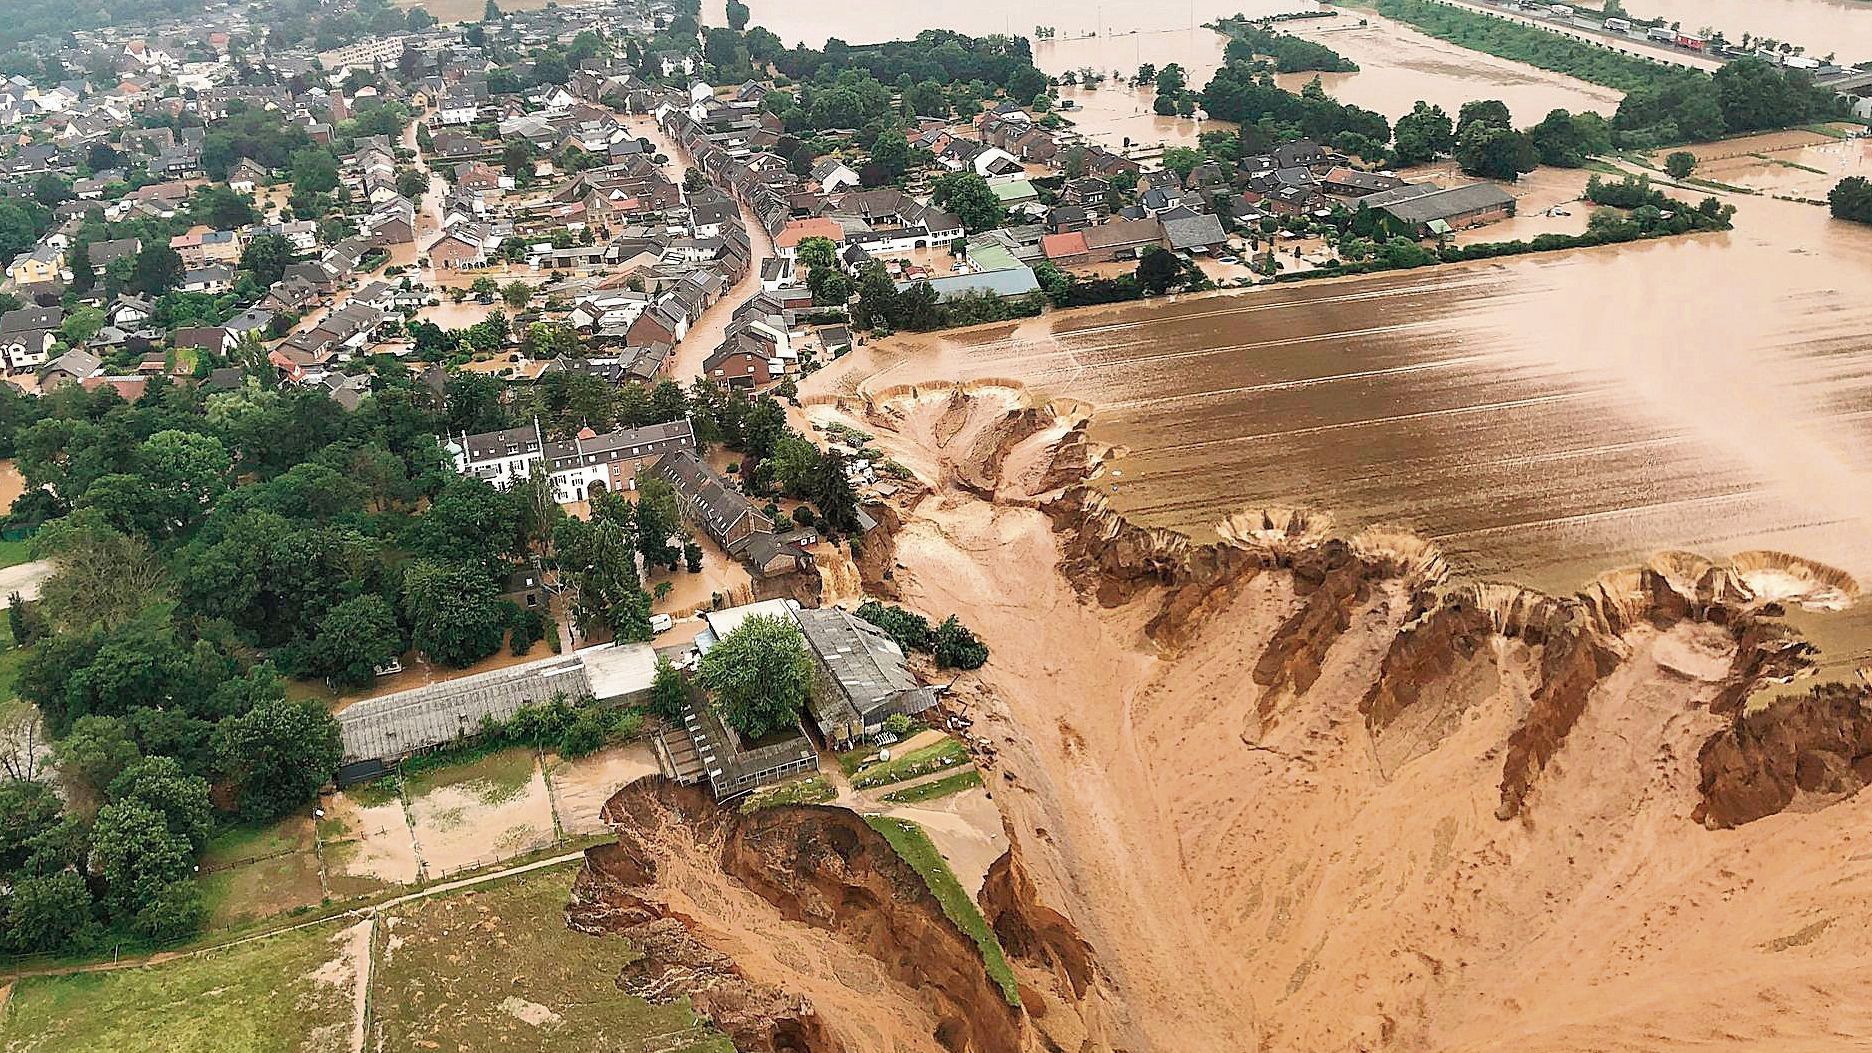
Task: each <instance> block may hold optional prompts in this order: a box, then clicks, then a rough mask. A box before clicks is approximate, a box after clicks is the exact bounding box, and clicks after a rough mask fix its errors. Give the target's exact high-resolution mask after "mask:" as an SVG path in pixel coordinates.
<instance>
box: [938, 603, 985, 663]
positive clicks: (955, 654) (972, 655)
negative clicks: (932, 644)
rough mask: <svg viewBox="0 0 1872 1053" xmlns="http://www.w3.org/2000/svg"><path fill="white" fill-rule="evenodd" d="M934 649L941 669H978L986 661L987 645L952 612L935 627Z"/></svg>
mask: <svg viewBox="0 0 1872 1053" xmlns="http://www.w3.org/2000/svg"><path fill="white" fill-rule="evenodd" d="M935 650H936V665H937V666H938V667H940V668H943V669H980V668H981V667H982V664H983V663H984V662H986V661H988V645H987V644H984V643H982V642H981V641H980V640H979V639H977V638H976V636H975V634H974V633H972V632H970V631H969V629H968V627H967V626H965V625H963V624H962V622H961V620H960V619H958V618H957V617H956V616H955V615H953V614H951V615H950V616H949V617H947V618H945V619H943V623H942V624H941V625H939V626H937V627H936V648H935Z"/></svg>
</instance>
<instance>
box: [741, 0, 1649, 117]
mask: <svg viewBox="0 0 1872 1053" xmlns="http://www.w3.org/2000/svg"><path fill="white" fill-rule="evenodd" d="M749 7H750V8H751V9H752V10H753V23H754V24H757V25H763V26H766V27H767V28H768V29H771V30H773V31H774V32H775V33H777V34H779V36H780V38H781V39H782V40H784V41H786V42H787V43H789V44H791V43H795V42H799V41H804V42H807V43H811V44H813V45H818V44H821V43H823V42H824V41H825V39H826V38H827V37H829V36H836V37H839V38H840V39H843V40H845V41H846V42H847V43H861V42H866V41H876V40H889V39H894V38H904V37H910V36H914V35H916V33H917V32H919V31H920V30H923V29H927V28H929V27H931V26H940V27H943V28H945V29H954V30H958V31H961V32H965V33H1015V34H1021V35H1025V36H1029V37H1031V36H1032V35H1033V33H1034V30H1035V29H1036V28H1037V27H1039V26H1050V27H1052V28H1054V29H1055V30H1057V35H1056V36H1055V37H1054V38H1053V39H1051V40H1036V41H1034V62H1035V63H1036V64H1037V65H1038V66H1039V67H1040V68H1041V69H1043V70H1045V71H1047V72H1048V73H1051V74H1055V75H1058V74H1061V73H1065V72H1066V71H1067V70H1085V69H1091V70H1096V71H1098V72H1101V73H1104V74H1106V75H1107V76H1116V77H1123V76H1129V75H1130V74H1131V73H1133V72H1135V71H1136V70H1137V68H1138V67H1139V66H1140V65H1143V64H1146V63H1149V64H1151V65H1154V66H1158V67H1161V66H1164V65H1166V64H1168V63H1171V62H1175V63H1178V64H1180V65H1182V66H1183V68H1184V69H1185V70H1187V71H1188V77H1189V81H1190V83H1191V84H1192V85H1193V86H1196V87H1201V86H1202V85H1204V84H1206V83H1208V81H1209V77H1210V75H1211V74H1213V73H1214V72H1215V70H1216V68H1217V67H1218V66H1219V65H1221V62H1222V48H1223V45H1224V44H1225V43H1226V40H1225V38H1224V37H1222V36H1221V35H1219V34H1217V33H1215V32H1213V31H1211V30H1208V29H1204V28H1202V26H1203V24H1204V23H1206V22H1212V21H1214V20H1215V19H1217V18H1220V17H1224V16H1228V15H1233V14H1237V13H1240V14H1247V15H1251V16H1259V15H1274V14H1281V13H1286V12H1297V11H1306V10H1317V9H1318V8H1319V5H1317V4H1315V3H1312V2H1311V0H1184V2H1183V3H1174V2H1173V3H1168V4H1165V3H1156V2H1149V0H1105V2H1102V3H1100V2H1094V3H1085V2H1082V0H1040V2H1037V3H1030V4H1023V5H1010V4H1006V3H995V2H991V0H928V2H924V3H910V2H908V0H885V2H883V3H877V4H873V5H871V6H870V7H868V8H866V10H865V17H864V18H863V19H862V20H860V19H853V18H851V17H850V16H849V14H848V13H846V12H845V11H843V10H841V9H839V8H837V7H828V6H825V5H819V4H805V3H782V2H779V0H751V2H750V3H749ZM707 10H708V9H707V8H705V12H706V11H707ZM1361 22H1363V23H1365V24H1363V25H1361V24H1360V23H1361ZM1283 28H1285V29H1287V30H1288V31H1289V32H1293V33H1297V34H1299V35H1302V36H1306V37H1310V38H1312V39H1315V40H1319V41H1320V42H1322V43H1324V44H1326V45H1327V46H1329V47H1331V48H1333V49H1334V50H1336V51H1338V52H1340V53H1341V54H1343V55H1345V56H1346V57H1348V58H1350V59H1352V60H1353V61H1354V62H1357V63H1358V64H1359V67H1360V69H1359V72H1357V73H1329V74H1324V75H1322V76H1321V78H1320V80H1321V82H1322V84H1324V86H1325V87H1326V89H1327V90H1328V91H1329V92H1330V93H1331V94H1332V95H1334V96H1335V97H1337V98H1339V99H1340V100H1342V101H1344V102H1349V103H1354V104H1356V105H1359V106H1364V107H1366V108H1368V109H1372V110H1376V111H1378V112H1379V113H1382V114H1384V115H1386V116H1387V117H1391V118H1394V119H1395V118H1396V117H1398V116H1399V115H1401V114H1404V113H1407V112H1409V111H1410V108H1411V106H1412V104H1414V103H1415V102H1416V101H1417V100H1419V99H1423V100H1426V101H1428V102H1433V103H1436V104H1437V105H1440V106H1442V107H1443V108H1444V109H1446V110H1448V111H1449V112H1450V113H1452V114H1453V113H1455V112H1456V110H1457V109H1459V108H1461V106H1462V104H1463V103H1465V102H1468V101H1469V100H1471V99H1476V98H1492V99H1500V100H1502V101H1503V102H1505V103H1507V104H1508V108H1509V110H1510V111H1512V112H1513V113H1514V114H1515V116H1516V117H1517V118H1520V119H1523V120H1525V121H1526V122H1527V123H1533V122H1534V121H1537V120H1539V119H1540V118H1541V117H1543V116H1545V115H1546V114H1547V112H1548V111H1549V110H1552V109H1555V108H1563V109H1568V110H1574V111H1579V110H1597V111H1599V112H1602V113H1607V114H1609V113H1611V112H1612V111H1613V110H1614V109H1617V107H1618V103H1619V99H1620V98H1622V95H1621V94H1620V93H1619V92H1616V91H1613V90H1611V89H1608V88H1602V87H1599V86H1597V85H1593V84H1587V83H1586V82H1584V81H1580V80H1575V79H1574V78H1572V77H1565V76H1561V75H1559V74H1557V73H1548V72H1546V71H1544V70H1538V69H1534V68H1533V67H1531V66H1523V65H1519V64H1517V63H1513V62H1507V61H1505V60H1502V59H1497V58H1494V57H1492V56H1489V55H1483V54H1481V53H1479V52H1474V51H1468V50H1465V49H1463V48H1460V47H1457V46H1456V45H1453V44H1448V43H1445V42H1443V41H1440V40H1437V39H1435V38H1433V37H1429V36H1425V35H1424V34H1422V33H1419V32H1417V31H1415V30H1413V29H1411V28H1409V27H1408V26H1404V25H1401V24H1399V23H1396V22H1392V21H1389V20H1387V19H1382V18H1378V17H1377V16H1375V15H1370V14H1369V13H1365V12H1357V11H1349V12H1341V13H1340V14H1339V15H1338V16H1337V17H1334V18H1330V19H1318V20H1300V21H1296V22H1290V23H1288V24H1287V25H1286V26H1284V27H1283ZM1312 76H1313V74H1310V73H1301V74H1289V75H1286V76H1283V77H1281V78H1280V81H1281V83H1282V84H1283V85H1284V86H1286V87H1288V88H1291V89H1294V90H1298V89H1299V88H1300V87H1302V86H1303V85H1305V83H1306V82H1307V81H1308V80H1309V79H1311V78H1312ZM1102 91H1110V86H1109V85H1108V87H1107V88H1106V89H1103V90H1102ZM1090 94H1092V95H1094V96H1097V97H1095V98H1090V99H1085V98H1082V99H1079V100H1078V101H1080V102H1082V103H1084V104H1087V105H1088V109H1092V108H1096V111H1095V112H1094V113H1093V114H1092V115H1091V116H1092V118H1093V119H1092V120H1091V121H1088V122H1086V123H1087V128H1086V131H1087V134H1099V132H1100V131H1101V130H1103V129H1105V128H1107V127H1109V128H1111V129H1113V130H1115V131H1116V133H1117V135H1118V136H1119V137H1123V136H1129V137H1130V138H1132V139H1133V140H1134V141H1136V142H1144V143H1156V142H1160V141H1161V142H1165V143H1168V144H1171V145H1175V144H1178V143H1182V142H1188V141H1193V140H1194V138H1195V135H1194V133H1195V131H1196V130H1197V129H1196V127H1195V125H1194V123H1193V122H1189V121H1174V120H1167V119H1157V120H1152V119H1150V118H1152V117H1153V116H1154V115H1152V114H1151V113H1150V110H1149V105H1148V103H1149V100H1148V99H1146V100H1144V103H1145V105H1144V106H1143V107H1142V109H1141V110H1140V109H1139V108H1137V106H1136V96H1135V95H1133V94H1131V93H1128V92H1127V93H1123V97H1122V98H1120V97H1118V93H1113V94H1110V95H1105V94H1102V93H1101V92H1094V93H1090ZM1114 141H1116V140H1114Z"/></svg>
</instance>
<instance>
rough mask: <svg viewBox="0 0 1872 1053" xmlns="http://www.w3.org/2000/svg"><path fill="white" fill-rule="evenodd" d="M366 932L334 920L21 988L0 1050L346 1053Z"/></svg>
mask: <svg viewBox="0 0 1872 1053" xmlns="http://www.w3.org/2000/svg"><path fill="white" fill-rule="evenodd" d="M369 927H370V923H369V922H361V923H358V922H354V923H350V924H348V925H347V924H346V923H345V922H342V921H335V922H329V923H325V924H319V925H313V926H308V927H306V928H303V929H297V930H294V931H291V932H285V933H281V934H279V935H277V936H271V937H267V938H266V939H262V940H256V941H253V942H251V943H244V944H240V945H238V946H235V947H230V948H228V949H226V950H221V951H211V952H207V953H203V954H199V955H193V956H189V957H184V958H179V959H175V960H172V961H167V962H163V963H161V964H156V965H146V966H142V967H139V968H134V969H122V970H115V971H109V972H95V973H79V974H76V975H72V976H58V977H27V978H26V979H23V980H21V981H19V983H18V984H17V985H16V986H15V987H14V990H13V997H12V999H11V1000H10V1001H9V1002H8V1003H7V1005H6V1008H5V1010H4V1013H3V1014H0V1050H3V1051H5V1053H96V1051H98V1050H124V1051H128V1050H146V1049H147V1050H163V1051H164V1053H327V1051H330V1053H342V1051H347V1050H353V1049H356V1048H358V1043H359V1042H360V1041H361V1040H362V1038H363V1031H362V1025H363V1015H362V1014H363V1012H364V1001H363V989H362V986H361V980H362V978H364V977H365V976H366V975H367V971H366V970H365V969H364V966H365V965H366V960H365V955H366V954H367V953H368V949H369V942H368V941H369Z"/></svg>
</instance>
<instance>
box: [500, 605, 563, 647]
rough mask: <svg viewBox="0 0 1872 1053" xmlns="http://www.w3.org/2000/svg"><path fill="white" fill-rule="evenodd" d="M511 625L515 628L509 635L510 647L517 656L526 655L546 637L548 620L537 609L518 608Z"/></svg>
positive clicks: (515, 610)
mask: <svg viewBox="0 0 1872 1053" xmlns="http://www.w3.org/2000/svg"><path fill="white" fill-rule="evenodd" d="M510 624H511V625H512V627H513V628H512V630H511V631H510V632H509V634H508V637H509V643H508V647H509V649H510V650H512V651H513V653H514V654H516V655H522V654H526V653H527V652H528V651H530V650H532V649H533V645H534V644H536V643H538V642H540V640H541V639H543V638H545V636H546V618H545V616H544V615H542V614H540V612H539V611H538V610H537V609H535V608H532V607H525V608H522V607H518V606H516V607H515V608H514V616H513V620H512V621H511V622H510ZM553 650H555V651H557V650H558V648H557V647H555V648H553Z"/></svg>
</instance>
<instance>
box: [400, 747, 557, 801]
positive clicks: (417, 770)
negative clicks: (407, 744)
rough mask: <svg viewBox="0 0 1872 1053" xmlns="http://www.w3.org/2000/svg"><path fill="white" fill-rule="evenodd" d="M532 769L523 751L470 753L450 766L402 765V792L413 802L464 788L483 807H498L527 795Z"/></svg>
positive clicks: (529, 756)
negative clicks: (488, 805)
mask: <svg viewBox="0 0 1872 1053" xmlns="http://www.w3.org/2000/svg"><path fill="white" fill-rule="evenodd" d="M448 756H449V755H448V754H429V755H425V757H419V758H412V761H413V760H424V759H427V757H448ZM533 769H534V756H533V751H532V750H530V749H526V748H524V747H509V748H505V749H495V750H487V751H471V752H467V753H465V754H464V755H462V756H460V757H459V758H456V759H454V760H453V761H452V762H450V763H432V764H427V765H415V764H412V763H411V761H405V762H404V764H403V788H404V791H405V793H407V795H408V796H409V798H410V799H411V800H415V799H416V798H418V797H421V796H422V795H424V794H426V793H429V792H431V791H433V790H440V789H446V788H448V787H451V786H463V787H465V788H469V789H471V790H472V792H474V793H475V794H476V795H477V796H479V797H481V798H482V800H483V801H485V802H486V803H488V804H499V803H501V802H502V801H506V800H511V799H512V798H514V797H517V796H519V795H520V794H522V793H524V792H526V788H527V786H528V784H530V783H531V782H532V781H533Z"/></svg>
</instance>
